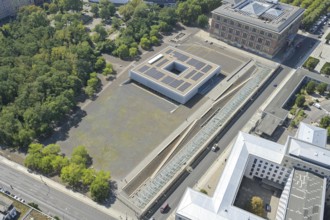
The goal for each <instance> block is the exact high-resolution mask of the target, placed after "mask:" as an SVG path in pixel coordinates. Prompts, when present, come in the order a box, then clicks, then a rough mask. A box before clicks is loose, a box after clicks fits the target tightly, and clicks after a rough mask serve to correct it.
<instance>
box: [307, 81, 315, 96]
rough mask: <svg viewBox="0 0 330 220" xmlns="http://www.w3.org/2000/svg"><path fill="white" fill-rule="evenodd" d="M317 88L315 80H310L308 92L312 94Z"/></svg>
mask: <svg viewBox="0 0 330 220" xmlns="http://www.w3.org/2000/svg"><path fill="white" fill-rule="evenodd" d="M315 88H316V83H315V82H314V81H309V82H308V83H307V86H306V92H307V93H308V94H312V93H314V91H315Z"/></svg>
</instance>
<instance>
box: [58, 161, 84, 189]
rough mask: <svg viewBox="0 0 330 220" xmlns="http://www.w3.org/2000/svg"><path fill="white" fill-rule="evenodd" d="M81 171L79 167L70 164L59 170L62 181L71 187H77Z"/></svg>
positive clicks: (81, 168)
mask: <svg viewBox="0 0 330 220" xmlns="http://www.w3.org/2000/svg"><path fill="white" fill-rule="evenodd" d="M83 169H84V168H83V167H82V166H81V165H78V164H75V163H70V164H69V165H68V166H65V167H63V168H62V170H61V179H62V181H63V182H65V183H67V184H68V185H69V186H72V187H76V186H78V185H79V183H80V180H81V177H82V174H83Z"/></svg>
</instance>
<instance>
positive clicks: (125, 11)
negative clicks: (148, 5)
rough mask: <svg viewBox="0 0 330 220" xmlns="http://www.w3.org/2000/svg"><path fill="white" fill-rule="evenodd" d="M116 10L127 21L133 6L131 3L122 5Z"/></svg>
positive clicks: (131, 13) (132, 11)
mask: <svg viewBox="0 0 330 220" xmlns="http://www.w3.org/2000/svg"><path fill="white" fill-rule="evenodd" d="M118 12H119V14H121V15H122V16H123V19H124V21H128V20H129V19H130V18H131V17H132V15H133V13H134V7H133V6H132V5H131V4H126V5H122V6H120V7H119V9H118Z"/></svg>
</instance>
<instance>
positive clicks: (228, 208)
mask: <svg viewBox="0 0 330 220" xmlns="http://www.w3.org/2000/svg"><path fill="white" fill-rule="evenodd" d="M326 140H327V132H326V130H325V129H322V128H318V127H315V126H311V125H308V124H305V123H300V126H299V129H298V131H297V134H296V136H295V137H288V139H287V142H286V144H285V145H281V144H278V143H275V142H272V141H269V140H266V139H263V138H260V137H256V136H253V135H250V134H246V133H243V132H239V134H238V137H237V139H236V141H235V143H234V146H233V149H232V151H231V154H230V156H229V158H228V160H227V165H226V167H225V169H224V171H223V174H222V176H221V177H220V180H219V183H218V185H217V187H216V189H215V193H214V195H213V197H209V196H207V195H205V194H202V193H200V192H197V191H195V190H193V189H190V188H188V189H187V190H186V192H185V194H184V196H183V198H182V199H181V202H180V204H179V206H178V209H177V211H176V220H187V219H191V220H193V219H196V220H197V219H198V220H200V219H208V220H227V219H228V220H229V219H230V220H232V219H250V220H261V219H263V218H261V217H259V216H257V215H254V214H252V213H250V212H248V211H245V210H243V209H241V208H239V207H236V206H234V205H233V204H234V201H235V198H236V196H237V194H238V190H239V187H240V184H241V181H242V179H243V177H246V178H249V179H253V180H255V179H258V180H259V181H262V182H263V183H264V184H269V185H276V187H279V188H281V189H282V190H281V192H282V193H281V196H280V199H279V203H278V208H277V211H276V219H279V220H281V219H283V220H284V219H320V220H322V219H323V214H324V206H325V205H329V204H330V203H329V202H330V197H329V192H330V190H328V188H329V183H330V181H329V180H330V150H329V149H327V148H326Z"/></svg>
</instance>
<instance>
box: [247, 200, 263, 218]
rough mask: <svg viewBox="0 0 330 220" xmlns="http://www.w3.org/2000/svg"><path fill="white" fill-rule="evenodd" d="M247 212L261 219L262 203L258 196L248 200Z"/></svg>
mask: <svg viewBox="0 0 330 220" xmlns="http://www.w3.org/2000/svg"><path fill="white" fill-rule="evenodd" d="M249 210H250V212H252V213H253V214H255V215H258V216H260V217H263V216H264V201H263V200H262V199H261V198H260V197H258V196H253V197H252V199H251V200H250V204H249Z"/></svg>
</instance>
